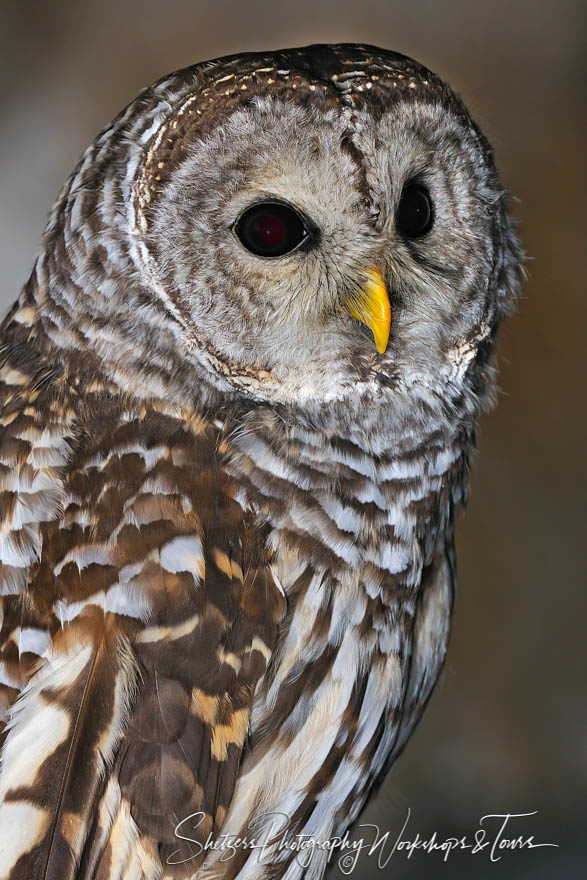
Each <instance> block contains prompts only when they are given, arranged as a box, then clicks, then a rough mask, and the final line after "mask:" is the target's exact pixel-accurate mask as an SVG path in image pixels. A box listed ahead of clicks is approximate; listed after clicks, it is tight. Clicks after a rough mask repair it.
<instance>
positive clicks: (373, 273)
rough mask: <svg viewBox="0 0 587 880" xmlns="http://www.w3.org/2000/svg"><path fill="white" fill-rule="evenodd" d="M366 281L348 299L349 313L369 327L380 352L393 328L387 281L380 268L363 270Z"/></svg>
mask: <svg viewBox="0 0 587 880" xmlns="http://www.w3.org/2000/svg"><path fill="white" fill-rule="evenodd" d="M363 274H364V276H365V283H364V284H363V285H362V287H360V288H358V290H357V291H356V293H354V294H353V295H352V296H349V298H348V299H347V301H346V308H347V311H348V312H349V314H351V315H352V316H353V318H356V319H357V321H360V322H361V324H364V325H365V326H366V327H369V329H370V330H371V332H372V333H373V339H374V340H375V347H376V349H377V351H378V352H379V354H383V352H384V351H385V349H386V348H387V342H388V339H389V331H390V328H391V306H390V304H389V294H388V292H387V287H386V286H385V281H384V280H383V276H382V275H381V272H380V271H379V269H366V270H365V271H364V272H363Z"/></svg>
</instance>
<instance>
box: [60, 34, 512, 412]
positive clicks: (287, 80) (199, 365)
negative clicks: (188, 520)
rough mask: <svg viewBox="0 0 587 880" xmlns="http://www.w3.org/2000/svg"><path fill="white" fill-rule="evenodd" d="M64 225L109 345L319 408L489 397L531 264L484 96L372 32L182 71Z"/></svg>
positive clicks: (78, 176)
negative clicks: (469, 95)
mask: <svg viewBox="0 0 587 880" xmlns="http://www.w3.org/2000/svg"><path fill="white" fill-rule="evenodd" d="M47 242H48V245H50V246H51V247H52V250H53V252H55V251H56V250H58V249H59V248H58V243H59V242H63V245H64V247H65V248H66V250H67V253H68V255H69V260H70V263H71V264H73V270H72V271H70V272H69V274H68V278H67V279H63V278H62V281H61V283H62V284H70V285H71V284H73V285H74V286H75V287H76V292H75V298H76V304H77V305H76V309H77V314H76V329H77V330H78V331H80V332H82V333H84V332H85V331H84V327H86V326H89V325H90V324H92V328H93V329H92V330H91V333H92V339H91V340H90V341H91V344H92V346H93V348H94V349H96V350H97V351H99V352H101V353H102V356H103V357H104V359H105V360H106V361H109V362H114V361H116V362H117V363H118V364H119V367H120V365H121V364H122V365H124V364H127V365H128V364H129V363H131V362H133V363H136V364H137V365H138V366H141V365H142V366H143V368H145V365H146V364H148V365H149V368H152V369H154V367H153V365H156V364H157V363H163V362H165V359H166V358H167V359H168V360H169V359H172V360H173V363H174V368H173V369H174V370H175V373H176V374H177V375H181V377H182V382H183V383H184V384H185V386H186V387H191V388H193V387H194V384H195V383H196V380H197V381H198V382H200V383H201V382H202V381H203V382H205V383H206V385H207V387H210V388H214V389H215V393H217V394H220V395H232V396H234V395H235V394H236V395H238V396H241V397H242V398H243V399H248V400H250V399H255V400H257V401H271V402H272V403H280V404H284V405H286V406H296V407H301V408H304V409H306V410H307V411H308V412H312V413H313V414H314V416H315V417H316V418H324V419H326V418H327V417H328V414H329V413H331V412H335V411H336V412H338V411H339V410H340V407H341V406H342V407H343V408H344V409H345V410H347V409H348V408H349V407H351V408H352V407H355V415H356V414H357V413H360V412H363V413H365V412H366V410H365V404H366V402H367V403H372V404H376V403H377V402H378V401H379V402H380V403H381V404H382V406H373V407H371V409H373V411H375V410H377V412H381V413H384V414H385V415H384V417H385V418H390V417H392V418H393V421H394V423H395V424H397V423H398V420H400V421H401V420H402V418H404V416H405V417H410V418H413V417H414V414H417V413H421V414H422V417H425V413H426V410H427V407H437V408H442V407H451V406H457V405H464V404H463V401H465V402H468V405H469V406H470V407H471V408H474V407H476V406H477V405H478V403H479V401H481V400H482V399H484V398H486V397H487V395H488V388H489V386H490V355H491V351H492V347H493V340H494V335H495V329H496V326H497V323H498V321H499V319H500V317H501V316H502V315H503V314H504V313H506V312H507V311H508V309H509V308H510V304H511V302H512V300H513V296H514V295H515V292H516V290H517V285H518V277H519V266H520V250H519V245H518V241H517V238H516V235H515V233H514V231H513V228H512V222H511V219H510V216H509V213H508V210H507V207H506V202H505V197H504V191H503V188H502V186H501V184H500V182H499V179H498V175H497V173H496V170H495V166H494V162H493V157H492V152H491V149H490V147H489V145H488V143H487V141H486V139H485V138H484V136H483V135H482V134H481V132H480V131H479V129H478V128H477V126H476V125H475V123H474V122H473V121H472V119H471V117H470V115H469V113H468V112H467V110H466V109H465V107H464V106H463V104H462V102H461V101H460V100H459V99H458V98H457V97H456V96H455V94H454V93H453V92H452V91H451V90H450V89H449V88H448V87H447V86H446V85H445V84H444V83H443V82H442V81H441V80H439V79H438V77H436V76H435V75H434V74H432V73H431V72H430V71H429V70H427V69H426V68H425V67H422V66H421V65H419V64H418V63H416V62H414V61H412V60H410V59H408V58H406V57H405V56H402V55H398V54H396V53H393V52H388V51H385V50H382V49H377V48H374V47H370V46H358V45H338V46H310V47H307V48H304V49H294V50H287V51H280V52H276V53H273V54H247V55H239V56H234V57H230V58H225V59H220V60H219V61H214V62H209V63H205V64H200V65H197V66H195V67H192V68H189V69H186V70H184V71H180V72H178V73H176V74H173V75H171V76H170V77H167V78H165V79H163V80H161V81H160V82H159V83H157V84H156V85H155V86H153V87H151V88H150V89H147V90H146V91H145V92H144V93H142V95H140V96H139V97H138V98H137V100H136V101H135V102H133V103H132V104H131V105H129V107H128V108H127V109H126V110H125V111H123V113H122V114H121V115H120V116H119V117H118V118H117V119H116V120H115V121H114V123H113V124H112V125H111V126H109V127H108V128H107V129H106V130H105V131H104V132H103V133H102V134H101V135H100V136H99V137H98V138H97V139H96V141H95V142H94V144H93V145H92V146H91V147H90V148H89V150H88V151H87V152H86V154H85V155H84V157H83V158H82V160H81V163H80V165H79V166H78V168H77V169H76V172H74V175H73V176H72V178H71V179H70V181H69V183H68V185H67V186H66V188H65V190H64V192H63V194H62V196H61V198H60V200H59V202H58V203H57V206H56V209H55V211H54V213H53V216H52V218H51V222H50V225H49V230H48V235H47ZM70 301H71V297H70ZM97 318H99V322H100V325H99V326H100V328H101V330H100V329H98V330H96V327H95V322H96V319H97ZM86 335H87V334H86ZM120 368H122V367H120ZM367 411H369V407H368V408H367ZM390 414H391V416H390ZM369 417H370V416H369Z"/></svg>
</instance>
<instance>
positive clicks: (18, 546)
mask: <svg viewBox="0 0 587 880" xmlns="http://www.w3.org/2000/svg"><path fill="white" fill-rule="evenodd" d="M520 262H521V253H520V247H519V244H518V241H517V238H516V235H515V231H514V229H513V224H512V221H511V218H510V215H509V212H508V209H507V202H506V196H505V192H504V190H503V187H502V186H501V183H500V181H499V177H498V175H497V172H496V170H495V166H494V162H493V155H492V151H491V148H490V146H489V144H488V142H487V141H486V139H485V138H484V136H483V135H482V133H481V132H480V130H479V129H478V127H477V126H476V124H475V123H474V121H473V120H472V119H471V117H470V115H469V113H468V111H467V110H466V108H465V107H464V105H463V104H462V102H461V101H460V99H459V98H458V97H456V96H455V95H454V93H453V92H452V91H451V90H450V89H449V88H448V86H446V85H445V84H444V83H443V82H442V81H441V80H440V79H439V78H438V77H437V76H436V75H435V74H433V73H431V72H430V71H429V70H427V69H426V68H424V67H423V66H422V65H419V64H418V63H417V62H415V61H412V60H411V59H408V58H406V57H405V56H401V55H398V54H396V53H393V52H387V51H385V50H381V49H376V48H374V47H369V46H360V45H346V46H312V47H306V48H304V49H292V50H283V51H280V52H276V53H260V54H256V53H255V54H248V55H240V56H232V57H229V58H225V59H218V60H216V61H214V62H207V63H204V64H200V65H195V66H194V67H191V68H187V69H185V70H183V71H178V72H177V73H175V74H171V75H170V76H168V77H165V78H164V79H162V80H160V81H159V82H158V83H155V85H153V86H151V87H150V88H149V89H147V90H145V91H144V92H142V93H141V94H140V95H139V96H138V97H137V99H136V100H135V101H133V102H132V103H131V104H130V105H129V106H128V107H127V108H126V109H125V110H123V111H122V113H121V114H120V115H119V116H118V117H117V118H116V119H115V120H114V121H113V122H112V123H111V124H110V125H109V126H107V128H106V129H105V130H104V131H103V132H102V133H101V134H100V135H98V137H97V138H96V139H95V141H94V142H93V143H92V144H91V145H90V146H89V147H88V149H87V150H86V152H85V153H84V155H83V156H82V158H81V160H80V162H79V163H78V166H77V167H76V169H75V170H74V172H73V174H72V176H71V177H70V179H69V180H68V181H67V183H66V185H65V187H64V189H63V191H62V193H61V195H60V196H59V198H58V200H57V202H56V204H55V207H54V209H53V211H52V214H51V217H50V220H49V223H48V226H47V229H46V232H45V237H44V243H43V248H42V252H41V255H40V257H39V258H38V260H37V261H36V263H35V266H34V269H33V272H32V274H31V277H30V279H29V281H28V283H27V284H26V285H25V287H24V289H23V291H22V293H21V296H20V298H19V299H18V301H17V302H16V303H15V305H14V306H13V308H12V309H11V310H10V312H9V313H8V315H7V316H6V318H5V320H4V322H3V324H2V331H1V343H0V383H1V384H0V401H1V403H2V413H1V416H0V455H1V459H0V519H1V536H0V602H1V605H0V626H1V628H0V708H1V711H2V714H1V715H0V747H1V753H0V755H1V763H0V878H6V880H31V878H42V880H67V878H71V880H73V878H78V880H123V878H124V880H131V878H133V880H179V878H186V877H190V878H192V880H230V878H232V880H237V878H238V880H250V878H256V880H269V878H271V880H277V878H280V877H287V880H295V878H300V877H305V878H306V880H320V878H321V877H322V876H323V874H324V872H325V870H326V867H327V863H328V859H329V855H328V850H327V849H326V848H324V847H322V848H317V849H316V850H315V851H313V852H312V853H310V857H309V858H308V859H307V860H306V861H304V860H301V859H300V858H298V856H297V854H296V852H295V850H294V849H292V848H291V847H287V846H285V847H284V846H281V845H280V840H281V836H282V834H283V833H285V834H286V835H290V839H291V836H292V835H296V834H304V835H308V836H310V837H311V838H314V839H316V840H320V841H325V840H328V839H329V838H330V837H332V836H336V835H341V834H343V833H344V831H345V830H346V829H347V828H348V827H349V825H350V824H351V823H352V822H353V820H354V819H355V818H356V817H357V816H358V814H359V812H360V810H361V809H362V807H363V806H364V804H365V803H366V801H367V799H368V797H369V794H370V792H371V791H373V790H374V788H375V787H376V786H377V785H379V784H381V781H382V779H383V777H384V775H385V773H386V771H387V770H388V769H389V767H390V766H391V765H392V764H393V762H394V760H395V759H396V758H397V756H398V754H399V753H400V751H401V750H402V749H403V747H404V746H405V744H406V742H407V741H408V739H409V736H410V734H411V732H412V730H413V728H414V726H415V724H416V723H417V721H418V720H419V718H420V716H421V714H422V712H423V710H424V707H425V705H426V703H427V701H428V699H429V697H430V694H431V693H432V690H433V687H434V684H435V682H436V680H437V678H438V676H439V674H440V670H441V667H442V664H443V662H444V657H445V654H446V648H447V640H448V632H449V625H450V618H451V613H452V607H453V601H454V590H455V555H454V515H455V511H456V510H457V509H458V508H459V507H462V506H463V505H464V503H465V502H466V499H467V492H468V488H467V486H468V470H469V460H470V454H471V450H472V448H473V446H474V438H475V427H476V421H477V417H478V415H479V412H480V411H481V410H482V409H483V408H487V407H489V406H490V405H491V404H492V402H493V397H494V392H493V388H494V373H495V369H494V356H493V353H494V343H495V338H496V331H497V327H498V324H499V321H500V320H501V318H502V317H503V315H505V314H507V312H508V311H510V310H511V308H512V303H513V299H514V296H515V293H516V291H517V287H518V280H519V274H520ZM276 816H278V817H281V818H282V820H284V821H285V827H284V828H280V829H278V828H277V826H276V824H275V817H276ZM251 833H253V834H254V835H255V836H256V837H257V839H259V838H261V839H262V840H263V841H264V843H265V846H264V847H263V849H262V850H260V849H259V848H258V847H257V848H251V847H246V846H244V845H240V846H235V847H234V849H233V850H231V851H230V852H229V856H230V857H227V855H226V853H225V852H223V851H222V850H221V849H216V848H214V846H211V847H207V844H209V843H210V841H212V843H214V841H217V840H218V838H219V835H221V834H226V835H234V836H236V837H240V838H244V837H246V836H247V835H248V834H251Z"/></svg>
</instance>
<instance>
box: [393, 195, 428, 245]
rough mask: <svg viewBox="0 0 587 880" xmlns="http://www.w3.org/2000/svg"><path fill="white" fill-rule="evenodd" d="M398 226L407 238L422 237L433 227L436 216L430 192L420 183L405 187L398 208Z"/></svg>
mask: <svg viewBox="0 0 587 880" xmlns="http://www.w3.org/2000/svg"><path fill="white" fill-rule="evenodd" d="M396 222H397V227H398V229H399V231H400V232H401V233H402V234H403V235H405V236H406V238H420V237H421V236H422V235H426V233H427V232H429V231H430V230H431V229H432V223H433V222H434V216H433V212H432V202H431V200H430V196H429V194H428V192H427V191H426V190H425V189H424V187H423V186H420V185H419V184H415V183H414V184H408V186H406V187H405V189H404V191H403V193H402V197H401V199H400V203H399V207H398V209H397V217H396Z"/></svg>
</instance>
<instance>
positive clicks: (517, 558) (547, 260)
mask: <svg viewBox="0 0 587 880" xmlns="http://www.w3.org/2000/svg"><path fill="white" fill-rule="evenodd" d="M583 12H584V4H581V3H580V2H574V0H558V2H555V0H551V2H544V3H540V2H533V3H532V2H522V0H507V2H506V0H493V2H486V3H484V4H481V3H475V2H465V0H452V2H433V0H430V2H424V0H412V2H409V3H407V2H406V3H400V2H395V0H394V2H375V0H370V2H361V3H359V2H358V0H337V2H330V0H328V2H322V3H318V4H314V3H311V2H308V0H299V2H297V3H295V4H293V3H289V4H288V3H285V2H278V0H272V2H264V3H260V2H253V0H248V2H246V3H245V2H243V0H241V2H240V3H239V2H226V0H216V2H211V3H204V2H191V3H189V2H180V0H175V2H174V0H168V2H162V0H160V2H157V3H155V2H150V0H148V2H134V0H133V2H116V0H105V2H101V3H83V2H65V0H52V2H47V3H33V2H18V3H17V2H14V3H13V2H7V0H2V4H1V7H0V65H1V69H2V72H1V76H2V112H1V114H0V161H1V174H0V248H1V256H2V260H1V276H2V280H1V286H0V294H1V297H2V302H1V305H2V308H3V309H4V308H5V307H6V306H8V305H9V303H10V302H11V301H12V300H13V299H14V298H15V297H16V295H17V294H18V291H19V288H20V285H21V284H22V282H23V281H24V280H25V277H26V275H27V273H28V271H29V270H30V267H31V264H32V260H33V256H34V253H35V249H36V247H37V245H38V242H39V238H40V233H41V228H42V225H43V222H44V217H45V215H46V214H47V212H48V210H49V208H50V205H51V202H52V201H53V199H54V198H55V196H56V194H57V192H58V190H59V187H60V186H61V184H62V182H63V180H64V179H65V177H66V176H67V174H68V173H69V171H70V170H71V168H72V167H73V165H74V163H75V161H76V160H77V158H78V156H79V154H80V153H81V151H82V150H83V148H84V147H85V146H86V144H87V143H88V142H89V141H90V140H91V139H92V138H93V137H94V135H95V134H96V133H97V131H98V130H99V129H100V128H101V127H102V126H103V125H104V124H105V123H106V122H108V120H109V119H110V118H111V117H112V116H113V115H114V114H115V113H116V112H117V111H118V110H119V109H120V108H121V107H122V106H123V105H124V104H125V103H127V102H128V101H129V100H130V99H131V98H132V97H133V96H134V95H135V93H136V92H137V91H138V90H139V89H140V88H141V87H143V86H144V85H146V84H148V83H149V82H151V81H152V80H154V79H156V78H157V77H159V76H161V75H162V74H164V73H167V72H168V71H170V70H172V69H175V68H178V67H182V66H184V65H187V64H191V63H193V62H195V61H198V60H202V59H205V58H210V57H214V56H218V55H223V54H227V53H231V52H238V51H243V50H252V49H274V48H278V47H283V46H288V45H301V44H304V43H310V42H320V41H324V42H328V41H331V42H334V41H354V40H358V41H366V42H372V43H376V44H380V45H382V46H385V47H387V48H393V49H397V50H399V51H401V52H404V53H406V54H409V55H413V56H415V57H416V58H418V59H419V60H420V61H423V62H424V63H425V64H427V65H428V66H429V67H431V68H432V69H433V70H436V71H437V72H439V73H440V74H441V75H443V76H444V77H445V78H447V79H448V80H449V82H451V84H452V85H453V86H454V87H455V88H456V89H457V90H458V91H459V92H460V93H461V94H462V95H463V97H464V98H465V101H466V102H467V103H468V105H469V106H470V108H471V109H472V111H473V112H474V114H475V115H476V117H477V119H478V121H479V122H480V124H481V125H482V127H483V128H484V129H485V131H486V133H487V134H488V135H489V137H490V139H491V140H492V141H493V143H494V145H495V147H496V152H497V159H498V164H499V166H500V168H501V170H502V172H503V176H504V179H505V181H506V183H507V185H508V187H509V188H510V190H511V191H512V193H514V194H515V196H516V197H517V199H518V201H517V202H516V203H515V205H514V211H515V214H516V216H517V218H518V221H519V227H520V232H521V235H522V237H523V240H524V244H525V247H526V250H527V253H528V255H529V257H530V261H529V262H528V264H527V269H528V274H529V277H528V280H527V283H526V285H525V288H524V298H523V300H522V302H521V304H520V309H519V314H518V315H517V317H516V318H514V319H513V320H511V321H509V322H508V324H507V325H506V326H505V327H504V328H503V333H502V343H501V387H502V393H501V400H500V405H499V408H498V410H497V411H496V412H495V413H492V414H491V415H490V416H488V417H486V418H484V419H483V421H482V424H481V430H480V433H479V446H480V453H479V455H478V457H477V460H476V462H475V467H474V472H473V486H472V489H473V491H472V501H471V504H470V506H469V509H468V512H467V514H466V516H465V517H464V518H463V519H462V520H461V522H460V526H459V535H458V540H459V581H460V583H459V595H458V599H457V607H456V615H455V619H454V626H453V635H452V640H451V645H450V651H449V656H448V663H447V667H446V669H445V672H444V674H443V677H442V680H441V682H440V684H439V686H438V688H437V690H436V693H435V695H434V697H433V699H432V702H431V704H430V706H429V709H428V711H427V713H426V715H425V716H424V720H423V722H422V724H421V725H420V727H419V729H418V731H417V732H416V734H415V736H414V737H413V739H412V741H411V743H410V744H409V745H408V748H407V751H406V752H405V754H404V756H403V757H402V758H401V759H400V761H399V762H398V764H397V766H396V768H395V770H394V771H393V773H392V774H391V776H390V777H388V779H387V780H386V782H385V784H384V785H383V787H382V790H381V792H380V793H379V795H378V797H377V798H376V799H375V800H374V801H372V802H371V804H370V806H369V808H368V810H367V811H366V813H365V814H364V815H363V821H372V822H378V823H379V825H380V826H381V829H382V831H385V830H389V831H390V832H391V834H390V837H391V838H395V836H396V835H397V834H398V832H399V831H400V829H401V826H402V824H403V821H404V818H405V814H406V810H407V808H408V807H410V808H411V810H412V817H411V820H410V824H409V825H408V829H407V832H406V833H407V834H408V836H412V837H413V836H414V834H415V833H416V832H419V833H420V834H421V835H422V836H429V835H430V834H431V833H432V832H433V831H435V830H436V831H437V833H438V835H439V837H441V838H442V837H445V836H455V837H461V836H463V835H466V834H469V835H471V834H472V833H473V831H474V830H475V828H476V827H477V825H478V822H479V819H480V817H481V816H482V815H484V814H485V813H488V812H498V813H506V812H511V813H513V812H529V811H534V810H537V811H538V815H537V816H535V817H533V818H532V819H529V820H524V821H522V820H520V822H519V824H518V825H515V826H513V828H515V831H516V835H517V834H518V833H528V834H531V833H534V834H535V835H536V839H537V841H548V842H556V843H559V844H560V848H559V849H537V850H534V851H533V852H527V851H525V852H517V853H516V852H514V853H510V854H508V853H506V854H505V855H504V857H503V858H502V860H501V861H500V862H498V863H496V864H491V863H490V862H489V859H488V857H487V855H485V854H482V855H477V856H474V857H473V856H471V855H469V854H465V855H457V854H453V855H452V857H451V858H450V859H449V861H448V863H447V864H446V865H443V864H442V862H441V859H440V856H439V855H438V854H436V855H422V854H415V855H414V857H413V858H412V859H410V860H407V859H406V858H405V856H403V855H401V854H399V853H396V854H395V855H394V856H393V858H392V859H391V861H390V862H389V864H388V867H387V870H386V871H384V872H380V871H379V870H378V869H377V867H376V860H375V858H374V857H371V858H369V857H366V856H365V855H364V854H363V855H361V857H360V859H359V862H358V865H357V868H356V869H355V871H354V874H353V875H352V876H354V877H360V878H371V877H381V876H394V877H395V878H398V880H404V878H406V880H407V878H425V877H447V878H460V877H470V876H476V877H479V878H484V877H489V876H490V875H491V877H499V878H526V877H528V878H530V877H531V878H533V880H534V878H551V877H552V878H554V877H557V878H558V877H560V878H574V877H579V876H587V874H586V873H584V872H585V871H586V870H587V856H586V847H585V838H584V836H583V835H584V827H585V818H584V816H585V806H586V798H585V777H586V769H587V767H586V764H587V760H586V750H585V733H586V730H587V725H586V720H587V719H586V715H587V713H586V704H585V687H584V685H585V669H586V666H587V664H586V657H585V618H586V614H587V602H586V594H585V589H584V583H585V577H584V568H585V543H586V541H585V488H584V487H585V454H584V443H585V372H584V352H585V333H586V329H587V328H586V322H585V317H586V315H585V300H586V297H585V259H584V231H585V222H584V218H585V207H584V197H583V194H582V193H583V191H584V182H585V181H584V175H583V167H584V163H585V146H586V141H585V126H584V122H583V116H582V109H581V108H582V102H584V98H585V94H584V87H583V85H582V80H583V81H584V73H585V71H584V68H583V67H582V62H581V57H580V51H581V49H582V46H583V44H584V41H585V27H584V24H585V22H584V19H583ZM582 233H583V234H582ZM358 833H359V836H361V834H363V835H364V836H365V838H367V837H368V835H367V832H366V831H363V832H358Z"/></svg>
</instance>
